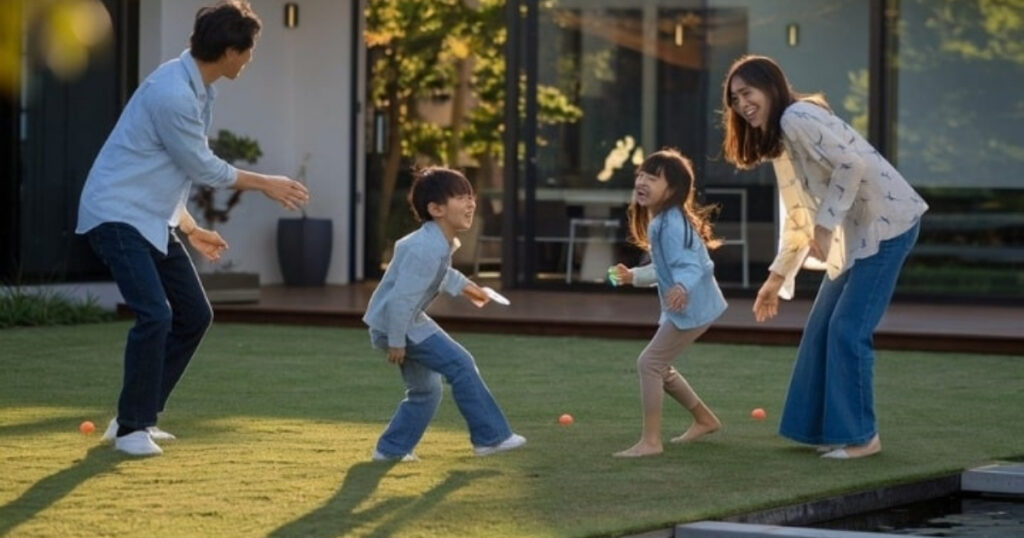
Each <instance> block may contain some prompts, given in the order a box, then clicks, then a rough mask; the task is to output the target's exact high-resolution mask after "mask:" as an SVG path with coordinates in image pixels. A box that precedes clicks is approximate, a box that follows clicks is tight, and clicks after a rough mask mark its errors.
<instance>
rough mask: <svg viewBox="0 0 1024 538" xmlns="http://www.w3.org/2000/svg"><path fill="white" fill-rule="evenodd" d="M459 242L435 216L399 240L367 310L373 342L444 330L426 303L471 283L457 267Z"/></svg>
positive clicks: (390, 343)
mask: <svg viewBox="0 0 1024 538" xmlns="http://www.w3.org/2000/svg"><path fill="white" fill-rule="evenodd" d="M455 248H458V240H456V244H455V247H454V248H453V246H452V245H450V244H449V243H448V239H447V238H445V236H444V232H443V231H441V227H440V226H438V225H437V223H436V222H434V221H427V222H425V223H423V225H422V226H420V227H419V229H418V230H416V231H414V232H412V233H411V234H409V235H407V236H405V237H403V238H401V239H399V240H398V241H397V242H395V255H394V257H393V258H392V259H391V263H390V264H388V268H387V270H386V271H384V276H383V277H382V278H381V280H380V284H378V285H377V289H375V290H373V295H372V296H370V303H369V304H368V305H367V307H366V314H365V315H364V316H363V322H364V323H366V325H368V326H369V327H370V335H371V341H372V342H373V344H374V346H376V347H379V348H384V347H405V344H406V342H405V341H406V338H408V339H409V340H411V341H412V342H413V343H419V342H422V341H423V340H425V339H427V338H428V337H429V336H431V335H433V334H434V333H436V332H438V331H440V330H441V328H440V327H439V326H438V325H437V323H436V322H435V321H434V320H433V319H431V318H430V316H428V315H427V313H426V309H427V307H428V306H430V303H431V302H433V300H434V298H435V297H437V294H438V292H440V291H444V292H446V293H448V294H449V295H452V296H456V295H459V294H460V293H462V290H463V288H465V287H466V285H467V284H468V283H469V279H468V278H466V275H463V274H462V273H461V272H459V270H457V269H454V268H452V251H453V250H454V249H455Z"/></svg>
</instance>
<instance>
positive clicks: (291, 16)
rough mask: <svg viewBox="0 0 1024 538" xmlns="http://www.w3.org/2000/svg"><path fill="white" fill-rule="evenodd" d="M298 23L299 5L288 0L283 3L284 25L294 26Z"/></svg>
mask: <svg viewBox="0 0 1024 538" xmlns="http://www.w3.org/2000/svg"><path fill="white" fill-rule="evenodd" d="M298 25H299V5H298V4H296V3H295V2H288V3H286V4H285V5H284V27H285V28H295V27H296V26H298Z"/></svg>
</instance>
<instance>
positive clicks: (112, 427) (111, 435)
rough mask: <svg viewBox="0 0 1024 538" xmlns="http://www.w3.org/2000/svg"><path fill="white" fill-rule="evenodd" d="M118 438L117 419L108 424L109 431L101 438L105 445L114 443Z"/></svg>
mask: <svg viewBox="0 0 1024 538" xmlns="http://www.w3.org/2000/svg"><path fill="white" fill-rule="evenodd" d="M116 438H117V417H114V418H112V419H110V424H107V430H106V431H104V432H103V437H100V441H102V442H104V443H113V442H114V439H116Z"/></svg>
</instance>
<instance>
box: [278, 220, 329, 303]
mask: <svg viewBox="0 0 1024 538" xmlns="http://www.w3.org/2000/svg"><path fill="white" fill-rule="evenodd" d="M332 230H333V223H332V222H331V219H311V218H307V217H303V218H299V219H278V221H277V259H278V262H279V263H280V264H281V276H283V277H284V283H285V285H287V286H323V285H324V283H325V282H326V280H327V268H328V266H330V264H331V243H332Z"/></svg>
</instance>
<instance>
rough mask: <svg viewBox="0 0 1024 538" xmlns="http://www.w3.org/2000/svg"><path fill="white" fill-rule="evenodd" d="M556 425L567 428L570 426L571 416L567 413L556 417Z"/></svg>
mask: <svg viewBox="0 0 1024 538" xmlns="http://www.w3.org/2000/svg"><path fill="white" fill-rule="evenodd" d="M558 423H559V424H561V425H562V426H568V425H570V424H572V415H570V414H569V413H564V414H563V415H562V416H560V417H558Z"/></svg>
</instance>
